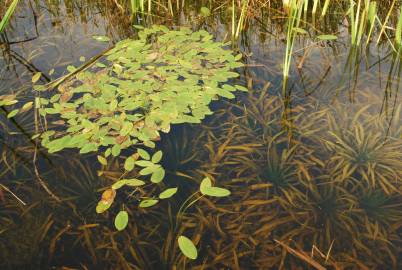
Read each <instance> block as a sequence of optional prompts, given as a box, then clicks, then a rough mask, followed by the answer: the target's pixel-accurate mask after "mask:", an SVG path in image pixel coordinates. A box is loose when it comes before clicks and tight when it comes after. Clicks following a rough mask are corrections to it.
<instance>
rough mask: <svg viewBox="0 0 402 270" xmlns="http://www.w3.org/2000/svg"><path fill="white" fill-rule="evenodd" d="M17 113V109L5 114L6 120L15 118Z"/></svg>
mask: <svg viewBox="0 0 402 270" xmlns="http://www.w3.org/2000/svg"><path fill="white" fill-rule="evenodd" d="M18 112H19V110H18V109H15V110H12V111H11V112H10V113H9V114H7V118H12V117H14V116H16V115H17V113H18Z"/></svg>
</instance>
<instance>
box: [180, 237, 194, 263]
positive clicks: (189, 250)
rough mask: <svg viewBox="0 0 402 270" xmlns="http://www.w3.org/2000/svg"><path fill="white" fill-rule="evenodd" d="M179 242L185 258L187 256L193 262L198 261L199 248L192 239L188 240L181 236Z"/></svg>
mask: <svg viewBox="0 0 402 270" xmlns="http://www.w3.org/2000/svg"><path fill="white" fill-rule="evenodd" d="M177 241H178V243H179V248H180V250H181V252H182V253H183V254H184V256H186V257H187V258H189V259H191V260H195V259H197V257H198V252H197V248H196V247H195V245H194V244H193V242H192V241H191V240H190V239H188V238H187V237H185V236H184V235H181V236H179V238H178V239H177Z"/></svg>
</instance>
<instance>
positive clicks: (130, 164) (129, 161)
mask: <svg viewBox="0 0 402 270" xmlns="http://www.w3.org/2000/svg"><path fill="white" fill-rule="evenodd" d="M134 164H135V160H134V158H133V157H128V158H127V159H126V161H125V162H124V169H125V170H126V171H128V172H131V171H132V170H133V169H134Z"/></svg>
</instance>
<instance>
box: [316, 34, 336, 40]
mask: <svg viewBox="0 0 402 270" xmlns="http://www.w3.org/2000/svg"><path fill="white" fill-rule="evenodd" d="M317 38H318V39H320V40H335V39H337V38H338V37H337V36H334V35H319V36H317Z"/></svg>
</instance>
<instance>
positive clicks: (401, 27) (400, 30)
mask: <svg viewBox="0 0 402 270" xmlns="http://www.w3.org/2000/svg"><path fill="white" fill-rule="evenodd" d="M401 36H402V6H401V10H400V12H399V19H398V24H397V26H396V31H395V44H396V45H397V47H398V49H399V50H400V49H401V47H402V42H401Z"/></svg>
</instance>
